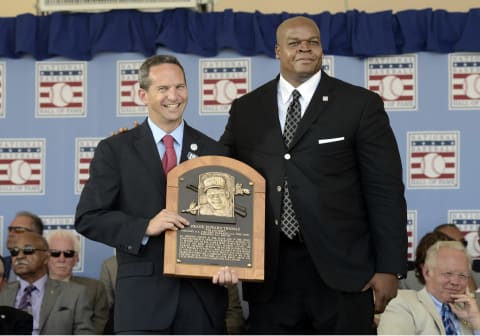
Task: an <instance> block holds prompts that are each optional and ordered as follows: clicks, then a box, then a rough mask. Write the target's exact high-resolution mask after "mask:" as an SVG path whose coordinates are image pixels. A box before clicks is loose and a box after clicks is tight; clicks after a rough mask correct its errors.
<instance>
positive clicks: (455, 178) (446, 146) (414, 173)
mask: <svg viewBox="0 0 480 336" xmlns="http://www.w3.org/2000/svg"><path fill="white" fill-rule="evenodd" d="M407 141H408V144H407V153H408V154H407V157H408V164H407V179H408V188H412V189H413V188H432V189H436V188H447V189H453V188H459V187H460V179H459V165H460V133H459V132H458V131H452V132H408V140H407Z"/></svg>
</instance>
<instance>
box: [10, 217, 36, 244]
mask: <svg viewBox="0 0 480 336" xmlns="http://www.w3.org/2000/svg"><path fill="white" fill-rule="evenodd" d="M25 232H35V227H34V224H33V222H32V219H31V218H30V217H28V216H17V217H15V218H14V219H13V220H12V222H11V223H10V225H9V226H8V237H7V248H8V249H10V248H11V247H13V244H14V243H15V239H16V238H17V237H18V236H20V235H21V234H23V233H25Z"/></svg>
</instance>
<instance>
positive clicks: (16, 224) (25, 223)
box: [5, 211, 44, 281]
mask: <svg viewBox="0 0 480 336" xmlns="http://www.w3.org/2000/svg"><path fill="white" fill-rule="evenodd" d="M43 226H44V225H43V221H42V219H41V218H40V217H38V216H37V215H35V214H33V213H31V212H28V211H19V212H17V214H16V215H15V218H14V219H13V220H12V221H11V223H10V225H9V226H8V236H7V249H10V248H11V247H12V246H13V244H14V242H15V239H16V237H17V236H19V235H21V234H22V233H24V232H36V233H38V234H39V235H42V234H43ZM11 265H12V258H11V256H6V257H5V277H6V278H7V279H8V281H15V280H16V276H15V272H13V269H12V267H11Z"/></svg>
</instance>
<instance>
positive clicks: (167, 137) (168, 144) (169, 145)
mask: <svg viewBox="0 0 480 336" xmlns="http://www.w3.org/2000/svg"><path fill="white" fill-rule="evenodd" d="M162 142H163V144H164V145H165V148H173V137H172V136H171V135H170V134H167V135H165V136H164V137H163V138H162Z"/></svg>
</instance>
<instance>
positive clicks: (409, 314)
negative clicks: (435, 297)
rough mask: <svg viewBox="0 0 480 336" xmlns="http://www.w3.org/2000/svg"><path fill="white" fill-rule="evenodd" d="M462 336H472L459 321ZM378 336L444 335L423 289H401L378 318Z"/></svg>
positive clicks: (434, 310) (470, 331)
mask: <svg viewBox="0 0 480 336" xmlns="http://www.w3.org/2000/svg"><path fill="white" fill-rule="evenodd" d="M460 328H461V329H462V335H468V334H470V335H471V334H472V333H473V330H472V329H471V328H470V327H469V326H468V323H466V322H464V321H460ZM377 333H378V335H391V334H396V335H445V327H444V326H443V323H442V318H441V316H440V314H439V313H438V310H437V308H436V307H435V304H434V303H433V301H432V298H431V297H430V294H428V292H427V290H426V289H425V288H423V289H422V290H420V291H415V290H408V289H401V290H399V291H398V295H397V297H396V298H395V299H393V300H392V301H390V303H389V304H388V305H387V308H386V309H385V312H384V313H383V314H382V315H381V316H380V323H379V325H378V328H377Z"/></svg>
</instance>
